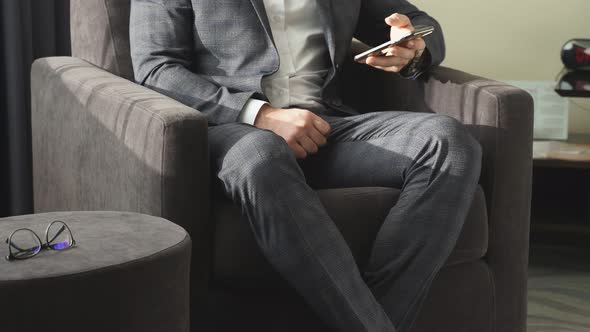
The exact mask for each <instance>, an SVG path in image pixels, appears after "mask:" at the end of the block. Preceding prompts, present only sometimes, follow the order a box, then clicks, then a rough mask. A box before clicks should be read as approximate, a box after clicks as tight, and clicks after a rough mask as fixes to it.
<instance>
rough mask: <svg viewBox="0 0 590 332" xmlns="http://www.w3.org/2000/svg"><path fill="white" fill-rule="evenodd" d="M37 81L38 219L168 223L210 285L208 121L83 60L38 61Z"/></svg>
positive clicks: (35, 162)
mask: <svg viewBox="0 0 590 332" xmlns="http://www.w3.org/2000/svg"><path fill="white" fill-rule="evenodd" d="M31 76H32V77H31V82H32V83H31V89H32V91H31V97H32V134H33V136H32V145H33V177H34V179H33V183H34V201H35V210H36V212H44V211H57V210H65V211H68V210H116V211H130V212H138V213H144V214H149V215H154V216H161V217H164V218H167V219H169V220H171V221H173V222H175V223H177V224H179V225H181V226H182V227H184V228H185V229H186V230H187V231H188V232H189V233H190V234H191V237H192V239H193V261H195V260H200V264H199V265H198V266H199V271H198V272H199V273H197V274H196V273H193V276H192V277H191V279H192V280H195V279H203V280H206V279H204V278H206V275H207V273H208V271H207V268H206V267H207V266H209V264H208V263H207V262H208V260H209V259H210V258H209V256H210V249H209V248H210V245H209V240H210V238H211V236H210V231H209V219H208V215H209V177H210V174H209V163H208V150H207V120H206V119H205V117H204V116H203V115H202V114H201V113H199V112H198V111H196V110H194V109H192V108H189V107H187V106H185V105H182V104H181V103H178V102H176V101H174V100H172V99H170V98H167V97H165V96H163V95H161V94H158V93H156V92H154V91H152V90H149V89H146V88H143V87H141V86H139V85H137V84H135V83H132V82H130V81H127V80H125V79H122V78H120V77H117V76H115V75H112V74H110V73H108V72H106V71H104V70H102V69H99V68H97V67H95V66H93V65H91V64H89V63H87V62H85V61H83V60H80V59H76V58H71V57H56V58H46V59H40V60H37V61H36V62H35V63H34V64H33V66H32V71H31ZM193 265H194V264H193ZM193 285H206V283H205V282H202V283H197V284H195V283H193Z"/></svg>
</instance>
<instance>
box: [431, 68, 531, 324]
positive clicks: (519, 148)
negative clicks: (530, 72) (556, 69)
mask: <svg viewBox="0 0 590 332" xmlns="http://www.w3.org/2000/svg"><path fill="white" fill-rule="evenodd" d="M423 91H424V106H425V108H426V109H428V110H432V111H434V112H437V113H441V114H445V115H448V116H452V117H454V118H456V119H458V120H459V121H461V122H463V123H464V124H466V125H467V126H468V128H469V129H470V130H471V132H472V134H473V135H474V137H475V138H476V139H477V140H478V141H479V142H480V144H481V146H482V147H483V163H482V175H481V179H480V183H481V185H482V187H483V188H484V192H485V194H486V199H487V206H488V216H489V247H488V252H487V255H486V260H487V262H488V264H489V266H490V269H491V272H492V274H493V279H494V283H495V288H496V289H495V294H496V324H497V326H496V331H524V330H525V329H526V321H525V319H526V314H527V313H526V287H527V286H526V285H527V269H528V254H529V251H528V248H529V227H530V201H531V181H532V180H531V176H532V160H533V158H532V142H533V113H534V112H533V101H532V98H531V96H530V95H529V94H528V93H527V92H525V91H524V90H521V89H518V88H516V87H512V86H510V85H508V84H505V83H501V82H497V81H493V80H488V79H484V78H481V77H477V76H473V75H469V74H466V73H463V72H460V71H457V70H453V69H449V68H444V67H440V68H436V69H435V70H433V71H432V72H431V73H430V75H429V76H428V77H426V81H425V83H424V90H423ZM515 322H519V323H520V324H519V325H520V326H519V328H518V329H517V330H514V329H513V328H514V323H515ZM502 324H507V326H502ZM508 324H509V325H508Z"/></svg>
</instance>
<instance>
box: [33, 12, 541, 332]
mask: <svg viewBox="0 0 590 332" xmlns="http://www.w3.org/2000/svg"><path fill="white" fill-rule="evenodd" d="M129 3H130V1H129V0H72V7H71V8H72V31H73V32H72V53H73V56H74V57H77V58H49V59H43V60H39V61H37V62H36V63H35V64H34V67H33V71H32V80H33V90H32V91H33V95H32V98H33V133H34V137H33V151H34V174H35V208H36V210H37V211H48V210H55V209H67V210H79V209H93V210H99V209H108V210H117V209H124V210H128V211H138V212H142V213H148V214H153V215H158V216H162V217H164V218H167V219H169V220H172V221H174V222H176V223H178V224H180V225H182V226H184V227H185V228H186V229H187V230H188V231H189V233H190V234H191V236H192V237H193V242H194V245H193V259H192V267H191V269H192V276H191V279H192V281H191V291H192V295H191V301H192V304H191V305H192V308H191V311H192V313H191V314H192V330H194V331H198V330H202V329H205V330H210V331H229V330H235V329H237V328H241V329H243V328H245V327H248V328H249V329H254V328H255V329H257V330H260V331H274V330H281V331H301V330H307V331H316V330H317V331H320V330H322V324H321V322H320V321H319V320H318V319H317V317H315V315H314V314H313V313H312V312H311V311H310V310H309V308H307V306H306V305H305V304H304V303H303V301H302V299H301V298H300V297H299V296H298V295H297V294H296V293H295V292H294V291H293V290H292V289H291V288H290V287H289V285H287V284H286V283H285V282H284V281H283V280H282V278H280V276H278V275H277V274H276V273H275V272H274V271H273V270H272V269H271V268H270V265H269V264H268V263H267V262H266V261H265V260H264V258H263V257H261V254H260V252H259V251H258V249H257V248H256V246H255V244H254V242H253V239H252V234H251V233H249V232H250V230H249V229H248V228H247V227H246V225H245V223H244V222H243V220H241V218H242V217H241V216H240V214H239V209H238V208H237V207H236V206H234V205H233V204H232V203H231V202H230V201H228V200H227V199H226V198H224V197H221V196H219V195H217V194H214V193H213V192H214V191H213V190H212V189H210V187H209V181H210V174H209V168H208V161H207V135H206V132H207V130H206V126H207V123H206V120H205V118H204V117H203V116H202V114H200V113H199V112H198V111H197V110H193V109H190V108H188V107H186V106H184V105H182V104H180V103H177V102H175V101H172V100H170V99H167V98H165V97H163V96H161V95H159V94H158V93H156V92H154V91H150V90H147V89H144V88H143V87H140V86H138V85H136V84H135V83H132V82H130V81H128V80H126V79H130V78H131V77H133V75H132V68H131V60H130V56H129V41H128V26H127V25H128V15H129ZM353 47H361V45H360V44H358V43H353ZM352 52H357V50H352ZM78 58H81V59H83V60H80V59H78ZM92 64H94V65H95V66H93V65H92ZM98 67H100V68H103V69H105V70H107V71H109V72H111V73H114V75H113V74H109V73H107V72H105V70H103V69H99V68H98ZM343 72H344V73H343V78H344V80H343V84H342V86H341V87H340V89H341V95H342V96H345V97H346V99H345V102H346V103H347V104H349V105H351V106H358V105H363V107H364V109H374V110H388V109H396V110H409V111H419V112H435V113H440V114H446V115H449V116H452V117H454V118H456V119H458V120H460V121H461V122H463V123H464V124H465V125H466V126H467V127H468V128H469V130H470V131H471V133H472V134H473V136H474V137H475V138H476V139H477V140H478V141H479V142H480V144H481V146H482V148H483V168H482V175H481V180H480V188H479V189H478V192H477V194H476V196H475V198H474V201H473V203H472V208H471V211H470V214H469V217H468V219H467V222H466V224H465V227H464V229H463V234H462V235H461V238H460V240H459V242H458V244H457V247H456V249H455V251H454V252H453V254H452V255H451V258H450V259H449V261H448V263H447V265H446V266H445V267H444V268H443V270H442V271H441V272H440V273H439V275H438V276H437V279H436V281H435V282H434V285H433V288H432V289H431V291H430V294H429V297H428V299H427V300H426V303H425V305H424V308H423V310H422V312H421V314H420V317H419V319H418V321H417V323H416V326H415V328H414V330H415V331H465V332H467V331H469V332H471V331H489V332H492V331H496V332H522V331H525V320H526V280H527V262H528V232H529V229H528V227H529V207H530V189H531V165H532V158H531V154H532V125H533V108H532V99H531V97H530V96H529V95H528V94H527V93H526V92H524V91H523V90H520V89H518V88H515V87H512V86H509V85H507V84H504V83H501V82H497V81H492V80H488V79H485V78H481V77H477V76H473V75H470V74H467V73H464V72H461V71H457V70H454V69H450V68H444V67H439V68H435V69H433V70H432V71H431V72H430V73H428V74H427V75H424V76H423V77H422V78H421V79H419V80H415V81H414V80H403V79H399V78H398V77H396V76H395V75H391V74H388V73H383V72H379V71H376V70H373V69H371V68H369V67H367V66H362V65H358V64H354V63H352V62H350V63H349V64H347V65H346V66H345V68H344V69H343ZM117 76H120V77H117ZM121 77H122V78H121ZM355 82H365V83H363V84H362V85H359V84H355ZM51 193H54V194H51ZM319 194H320V196H321V198H322V202H323V203H324V205H325V207H326V209H327V210H328V213H329V214H330V215H331V216H332V218H333V219H334V221H335V223H336V224H337V225H338V227H339V229H340V230H341V232H342V234H343V235H344V237H345V238H346V240H347V242H348V244H349V245H350V246H351V248H352V250H353V253H354V255H355V258H356V259H357V262H358V263H359V264H363V259H366V257H367V250H368V248H369V244H370V241H371V240H372V237H373V236H374V234H375V233H376V231H377V229H378V227H379V225H380V221H381V220H382V219H383V217H384V216H385V214H386V213H387V211H388V210H389V209H390V208H391V207H392V205H393V204H394V202H395V200H396V197H397V195H398V194H399V190H397V189H394V188H339V189H330V190H323V191H320V192H319ZM228 317H231V319H229V318H228Z"/></svg>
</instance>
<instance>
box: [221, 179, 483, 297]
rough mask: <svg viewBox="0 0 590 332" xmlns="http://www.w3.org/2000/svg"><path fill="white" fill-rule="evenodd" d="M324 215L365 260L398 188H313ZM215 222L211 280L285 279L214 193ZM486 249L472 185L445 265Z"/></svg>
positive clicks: (265, 283) (269, 282)
mask: <svg viewBox="0 0 590 332" xmlns="http://www.w3.org/2000/svg"><path fill="white" fill-rule="evenodd" d="M318 193H319V196H320V199H321V201H322V203H323V204H324V206H325V207H326V209H327V211H328V214H329V215H330V216H331V217H332V219H333V220H334V222H335V224H336V226H337V227H338V229H339V230H340V232H341V233H342V235H343V237H344V239H345V240H346V242H347V243H348V245H349V246H350V248H351V250H352V253H353V255H354V257H355V260H356V262H357V264H358V265H359V266H360V267H361V268H362V267H363V266H364V265H365V264H366V262H367V261H368V258H369V255H370V252H371V247H372V243H373V241H374V239H375V237H376V234H377V232H378V230H379V228H380V227H381V224H382V223H383V220H384V219H385V216H386V215H387V213H388V212H389V210H390V209H391V208H392V207H393V206H394V205H395V203H396V202H397V199H398V197H399V194H400V191H399V190H398V189H392V188H376V187H362V188H339V189H327V190H319V191H318ZM212 211H213V213H214V216H213V217H214V220H215V227H216V229H215V241H214V243H215V249H214V260H213V264H214V266H213V280H214V282H215V283H219V284H225V285H228V286H232V287H238V288H239V287H245V288H251V287H257V288H258V287H260V288H273V287H275V288H277V287H282V286H285V281H284V280H283V279H282V278H281V277H280V276H279V274H278V273H277V272H276V271H274V270H273V269H272V267H271V266H270V264H269V263H268V262H267V261H266V259H265V258H264V256H263V254H262V252H261V250H260V249H259V248H258V245H257V244H256V241H255V239H254V236H253V234H252V231H251V229H250V226H249V224H248V221H247V220H246V219H245V217H243V216H241V213H240V208H239V207H238V206H237V205H235V204H233V203H232V202H231V201H230V200H229V199H227V198H225V197H217V199H216V200H215V201H214V208H213V209H212ZM487 247H488V223H487V212H486V203H485V197H484V193H483V190H482V188H481V187H478V189H477V192H476V194H475V196H474V199H473V203H472V205H471V210H470V212H469V215H468V216H467V219H466V221H465V225H464V227H463V231H462V233H461V235H460V237H459V240H458V242H457V246H456V247H455V250H454V251H453V253H452V254H451V257H450V258H449V260H448V261H447V263H446V264H447V266H448V265H455V264H460V263H466V262H472V261H476V260H478V259H480V258H482V257H483V256H484V255H485V254H486V251H487Z"/></svg>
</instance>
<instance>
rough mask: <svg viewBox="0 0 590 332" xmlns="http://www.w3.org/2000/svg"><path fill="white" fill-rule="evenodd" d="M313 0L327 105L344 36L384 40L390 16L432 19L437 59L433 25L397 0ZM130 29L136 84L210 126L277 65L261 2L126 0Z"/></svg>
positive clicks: (236, 108) (230, 113)
mask: <svg viewBox="0 0 590 332" xmlns="http://www.w3.org/2000/svg"><path fill="white" fill-rule="evenodd" d="M316 1H318V4H319V8H320V16H321V20H322V24H323V26H324V33H325V36H326V41H327V43H328V49H329V51H330V57H331V59H332V69H331V71H330V73H329V74H328V77H327V80H326V84H325V85H324V90H323V93H322V99H323V100H324V101H325V103H326V104H327V106H331V107H334V108H337V109H338V108H340V107H341V103H340V101H339V97H338V95H337V91H336V90H337V89H336V85H337V84H336V82H337V78H338V73H339V71H340V67H341V65H342V63H343V62H344V60H345V58H346V56H347V54H348V49H349V47H350V43H351V40H352V38H353V37H355V38H357V39H359V40H360V41H362V42H364V43H366V44H369V45H377V44H380V43H382V42H384V41H386V40H388V39H389V27H388V26H387V25H386V24H385V21H384V19H385V17H386V16H388V15H390V14H393V13H396V12H397V13H403V14H405V15H407V16H409V17H410V19H411V20H412V23H413V24H414V25H434V26H435V27H436V32H435V33H434V34H432V35H430V36H428V37H426V43H427V46H428V51H429V52H428V53H429V54H428V56H429V58H430V59H429V61H430V65H437V64H439V63H440V62H441V61H442V60H443V58H444V40H443V36H442V31H441V28H440V25H439V24H438V23H437V22H436V21H435V20H434V19H433V18H432V17H430V16H428V15H427V14H426V13H424V12H422V11H419V10H418V9H417V8H416V7H415V6H413V5H412V4H410V3H409V2H407V1H405V0H346V1H343V0H316ZM130 30H131V31H130V41H131V56H132V59H133V67H134V70H135V78H136V80H137V81H138V83H140V84H142V85H145V86H147V87H150V88H152V89H154V90H157V91H159V92H161V93H163V94H165V95H167V96H169V97H171V98H174V99H176V100H178V101H180V102H182V103H184V104H186V105H188V106H190V107H193V108H195V109H198V110H199V111H201V112H202V113H204V114H205V115H206V116H207V118H208V120H209V123H211V124H223V123H229V122H235V121H236V120H237V119H238V116H239V114H240V112H241V110H242V108H243V107H244V105H245V103H246V102H247V101H248V99H249V98H251V97H254V98H258V99H263V100H265V99H266V97H265V96H264V95H263V93H262V89H261V86H260V83H261V79H262V77H263V76H265V75H269V74H271V73H273V72H274V71H276V70H278V68H279V57H278V53H277V51H276V49H275V47H274V43H273V37H272V33H271V29H270V25H269V22H268V18H267V15H266V12H265V8H264V3H263V0H132V5H131V25H130Z"/></svg>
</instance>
